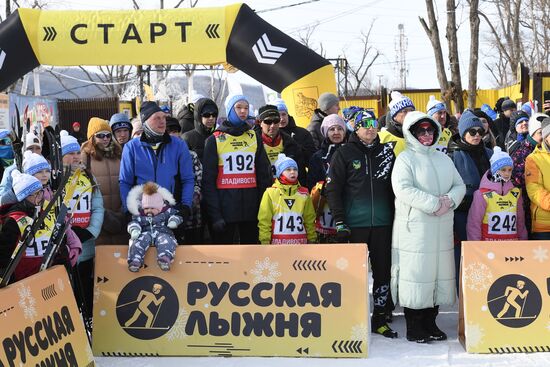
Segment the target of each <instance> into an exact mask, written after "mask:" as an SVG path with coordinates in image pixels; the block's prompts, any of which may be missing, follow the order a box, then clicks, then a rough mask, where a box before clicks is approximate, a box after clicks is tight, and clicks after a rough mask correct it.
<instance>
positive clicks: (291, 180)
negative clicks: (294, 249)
mask: <svg viewBox="0 0 550 367" xmlns="http://www.w3.org/2000/svg"><path fill="white" fill-rule="evenodd" d="M275 170H276V175H277V179H275V183H274V184H273V186H271V187H269V188H268V189H267V190H266V191H265V192H264V195H263V197H262V202H261V204H260V210H259V212H258V229H259V231H260V243H261V244H263V245H266V244H274V245H281V244H299V245H301V244H307V243H314V242H315V240H316V238H317V235H316V233H315V224H314V223H315V209H314V208H313V204H312V202H311V197H310V196H309V194H308V190H307V188H305V187H302V186H300V183H299V182H298V165H297V164H296V162H295V161H294V160H293V159H292V158H288V157H287V156H285V155H284V154H279V156H278V158H277V161H276V162H275Z"/></svg>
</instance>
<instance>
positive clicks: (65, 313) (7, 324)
mask: <svg viewBox="0 0 550 367" xmlns="http://www.w3.org/2000/svg"><path fill="white" fill-rule="evenodd" d="M0 330H1V335H2V344H1V346H0V366H86V367H88V366H94V365H95V363H94V357H93V355H92V349H91V348H90V345H89V343H88V339H87V337H86V332H85V331H84V325H83V324H82V319H81V317H80V314H79V312H78V309H77V306H76V302H75V299H74V296H73V290H72V288H71V283H70V281H69V277H68V276H67V272H66V270H65V268H64V267H62V266H54V267H52V268H50V269H48V270H46V271H43V272H41V273H38V274H35V275H33V276H31V277H29V278H26V279H24V280H22V281H19V282H16V283H13V284H11V285H9V286H7V287H6V288H2V289H0Z"/></svg>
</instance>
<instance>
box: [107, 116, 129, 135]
mask: <svg viewBox="0 0 550 367" xmlns="http://www.w3.org/2000/svg"><path fill="white" fill-rule="evenodd" d="M109 125H110V126H111V130H112V131H113V133H114V132H115V131H116V130H118V129H128V130H129V131H130V134H132V124H131V123H130V119H129V118H128V115H127V114H125V113H123V112H120V113H115V114H114V115H113V116H111V120H109Z"/></svg>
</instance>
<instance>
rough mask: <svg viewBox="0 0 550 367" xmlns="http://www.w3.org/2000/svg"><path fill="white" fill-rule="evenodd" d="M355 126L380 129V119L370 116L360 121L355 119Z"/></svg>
mask: <svg viewBox="0 0 550 367" xmlns="http://www.w3.org/2000/svg"><path fill="white" fill-rule="evenodd" d="M355 127H357V128H359V127H364V128H365V129H370V128H373V129H378V121H376V120H375V119H373V118H370V117H364V118H362V119H361V120H359V121H355Z"/></svg>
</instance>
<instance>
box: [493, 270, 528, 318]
mask: <svg viewBox="0 0 550 367" xmlns="http://www.w3.org/2000/svg"><path fill="white" fill-rule="evenodd" d="M524 287H525V282H524V281H523V280H518V281H517V284H516V287H513V286H508V287H506V290H505V291H504V294H503V295H502V296H500V297H498V298H494V299H492V300H490V301H489V302H492V301H496V300H497V299H500V298H504V297H506V303H504V306H503V307H502V310H501V311H500V312H499V313H498V314H497V319H502V318H504V317H505V315H506V313H507V312H508V310H509V309H510V307H512V308H513V309H515V313H514V317H513V318H515V319H519V318H521V317H522V316H521V314H522V312H523V307H524V306H525V301H527V296H528V295H529V291H528V290H525V291H524V292H522V291H521V290H522V289H523V288H524ZM518 298H520V299H521V300H523V302H522V304H521V306H520V305H519V303H518V302H517V301H516V300H517V299H518ZM534 317H535V316H529V317H528V318H534ZM507 318H512V317H507Z"/></svg>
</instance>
